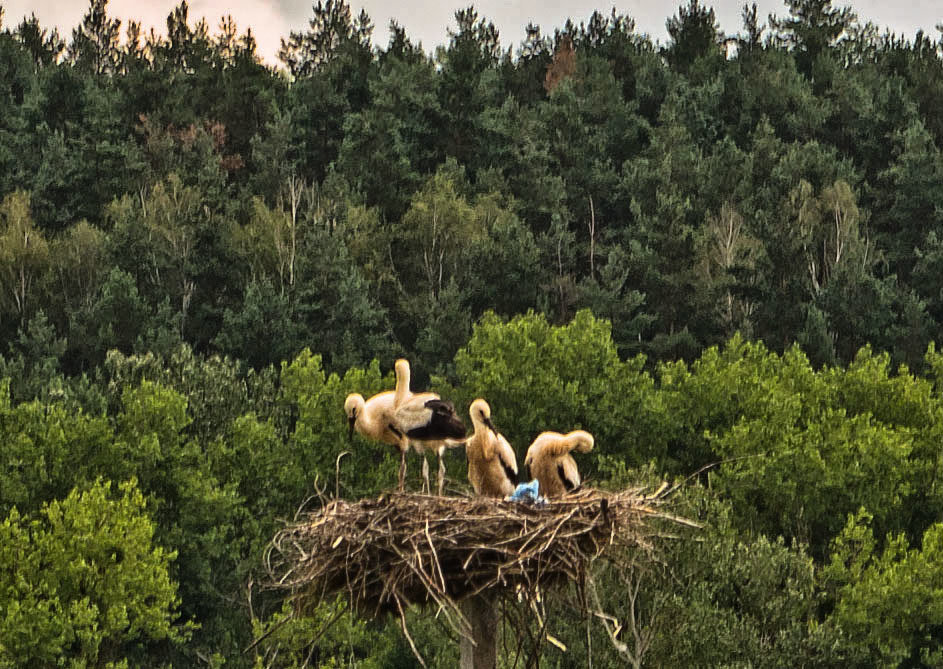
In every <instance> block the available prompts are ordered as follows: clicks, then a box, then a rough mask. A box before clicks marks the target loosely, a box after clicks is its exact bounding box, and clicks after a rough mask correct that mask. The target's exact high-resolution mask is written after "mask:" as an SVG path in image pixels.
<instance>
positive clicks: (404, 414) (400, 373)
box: [391, 358, 465, 495]
mask: <svg viewBox="0 0 943 669" xmlns="http://www.w3.org/2000/svg"><path fill="white" fill-rule="evenodd" d="M394 369H395V371H396V390H395V393H394V400H393V404H394V410H393V420H392V424H391V428H392V429H393V431H394V432H398V433H399V435H400V452H401V453H403V454H404V455H403V460H402V462H401V464H400V480H401V481H402V480H403V479H404V478H405V475H406V460H405V452H406V450H408V449H409V444H412V446H413V448H414V449H415V450H416V452H418V453H419V454H420V455H421V456H422V479H423V488H424V490H427V491H428V490H429V463H428V462H427V460H426V453H427V452H429V451H434V452H435V453H436V454H437V455H438V458H439V476H438V491H439V494H440V495H441V494H442V489H443V487H444V485H445V463H444V462H443V461H442V456H443V454H444V453H445V449H446V448H448V447H450V446H458V445H461V444H462V443H463V442H464V439H465V425H464V424H463V423H462V421H461V419H460V418H459V417H458V415H457V414H456V413H455V407H454V406H453V405H452V403H451V402H448V401H446V400H443V399H442V398H440V397H439V396H438V395H436V394H435V393H413V392H412V391H411V390H410V388H409V384H410V368H409V362H408V361H407V360H404V359H402V358H401V359H399V360H397V361H396V364H395V365H394ZM400 487H401V488H402V484H401V485H400Z"/></svg>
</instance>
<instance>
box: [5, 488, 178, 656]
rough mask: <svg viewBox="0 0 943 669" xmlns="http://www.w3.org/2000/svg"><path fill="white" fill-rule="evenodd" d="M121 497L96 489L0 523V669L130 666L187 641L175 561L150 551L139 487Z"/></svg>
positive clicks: (151, 532)
mask: <svg viewBox="0 0 943 669" xmlns="http://www.w3.org/2000/svg"><path fill="white" fill-rule="evenodd" d="M119 491H120V496H118V495H117V494H113V493H112V492H111V484H110V483H101V482H97V483H95V484H94V485H92V486H91V487H90V488H89V489H88V490H86V491H84V492H83V491H80V490H78V489H76V490H73V491H72V492H71V493H70V494H69V495H68V497H66V498H65V499H64V500H63V501H62V502H51V503H49V504H48V505H44V507H43V509H42V511H41V512H40V513H38V514H36V515H35V516H34V517H33V518H32V519H31V518H29V517H23V516H21V515H20V514H19V513H18V512H17V511H16V510H15V509H14V510H13V511H11V512H10V514H9V515H8V516H7V517H6V519H5V520H4V521H3V523H2V524H0V563H2V564H3V565H4V568H3V569H0V666H4V667H6V666H10V667H13V666H63V665H61V664H57V663H64V665H65V666H70V667H83V666H103V665H105V664H106V663H110V662H120V663H124V666H128V664H127V662H128V660H129V659H133V658H136V659H137V660H139V661H143V660H145V658H146V655H145V652H146V651H145V649H146V648H147V647H148V644H150V643H153V642H157V641H164V640H166V641H169V642H170V643H171V644H174V645H177V644H182V643H183V642H185V641H186V640H187V638H188V636H189V631H188V626H187V625H181V624H180V623H179V622H178V621H177V607H178V606H179V599H178V598H177V594H176V584H174V583H173V582H172V581H171V579H170V575H169V571H168V567H169V565H170V563H171V561H172V560H173V559H174V557H175V555H176V554H175V552H172V551H166V550H164V549H162V548H160V547H156V546H155V545H154V524H153V522H152V521H151V520H150V519H149V518H148V517H147V515H146V513H145V510H144V498H143V496H142V495H141V493H140V491H139V490H138V489H137V486H136V485H135V482H134V481H133V480H132V481H129V482H128V483H125V484H122V485H121V486H120V487H119ZM119 491H115V492H116V493H118V492H119ZM152 659H153V658H152ZM135 664H137V663H135Z"/></svg>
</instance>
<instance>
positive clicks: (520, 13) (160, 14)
mask: <svg viewBox="0 0 943 669" xmlns="http://www.w3.org/2000/svg"><path fill="white" fill-rule="evenodd" d="M178 1H179V0H149V1H146V2H141V0H111V1H110V2H109V3H108V12H109V14H110V15H111V16H114V17H118V18H121V19H124V20H125V21H123V25H125V24H126V19H134V20H137V21H141V22H142V23H143V24H144V25H145V27H149V26H151V25H154V26H156V27H157V28H158V29H162V28H163V26H164V25H165V20H166V17H167V14H168V13H170V11H171V9H172V8H173V7H174V6H176V5H177V4H178ZM315 2H316V0H315ZM312 4H314V2H312V0H191V2H190V18H191V23H195V22H196V21H197V20H198V19H199V18H202V17H206V19H207V22H208V23H209V26H210V30H211V32H213V33H216V32H217V26H218V25H219V20H220V18H221V17H223V16H224V15H226V14H231V15H232V17H233V19H235V21H236V25H237V27H238V29H239V32H240V33H242V32H243V31H244V30H245V29H246V27H251V28H252V32H253V33H254V34H255V36H256V40H257V41H258V45H259V52H260V54H261V55H262V57H263V58H264V59H265V60H266V61H268V62H270V63H274V62H275V52H276V51H277V49H278V44H279V38H281V37H287V36H288V33H289V32H290V31H292V30H295V31H298V30H302V29H304V28H305V27H306V26H307V20H308V19H309V18H310V17H311V15H312V11H311V7H312ZM469 4H474V6H475V8H476V9H477V10H478V15H479V16H483V17H486V18H488V19H489V20H491V21H493V22H494V24H495V25H496V26H497V28H498V30H499V31H500V33H501V43H502V45H503V46H504V47H507V46H514V47H517V45H519V44H520V42H521V40H522V39H523V37H524V27H525V26H526V25H527V24H528V23H529V22H533V23H535V24H537V25H539V26H540V28H541V30H542V31H543V32H544V34H553V29H554V28H558V27H561V26H562V25H563V23H564V22H565V21H566V19H567V18H572V19H573V21H574V23H580V22H581V21H586V20H587V19H588V18H589V16H590V15H591V14H592V12H593V10H595V9H598V10H599V11H601V12H604V13H609V11H611V9H612V7H613V5H611V4H609V5H606V4H601V3H600V2H599V1H593V0H568V1H567V2H563V1H562V0H517V1H511V0H503V1H502V0H479V2H474V3H472V2H471V1H470V0H463V1H459V2H456V3H455V4H449V3H446V2H441V1H440V0H364V1H363V2H357V1H355V0H354V1H351V2H350V6H351V8H352V9H353V10H354V12H355V13H356V12H359V11H360V9H361V8H363V9H365V10H366V11H367V14H368V15H369V16H370V18H371V19H372V20H373V23H374V25H375V26H376V27H375V29H374V34H373V39H374V44H379V45H381V46H386V44H387V40H388V37H389V33H388V30H387V26H388V24H389V21H390V19H391V18H395V19H396V20H397V22H398V23H399V24H400V25H402V26H404V27H405V28H406V33H407V35H409V37H410V39H412V41H413V42H421V43H422V45H423V48H424V49H425V50H426V51H431V50H433V49H434V48H435V46H436V44H439V43H443V42H446V41H447V39H448V33H447V30H448V29H449V28H450V27H453V26H454V19H453V16H454V12H455V10H456V9H458V8H461V7H465V6H467V5H469ZM680 4H685V5H686V4H687V0H683V2H665V1H664V0H627V1H625V2H621V3H619V4H616V5H615V8H616V10H617V11H618V12H620V13H623V14H627V15H628V16H631V17H632V18H634V19H635V22H636V29H637V30H638V31H639V32H643V33H647V34H649V35H651V36H652V38H654V39H656V40H660V41H662V42H663V41H664V40H665V39H666V32H665V19H667V18H668V16H669V15H671V14H674V13H676V12H677V7H678V5H680ZM704 4H707V5H709V6H713V7H714V11H715V13H716V14H717V20H718V21H719V23H720V27H721V29H722V30H723V31H724V32H726V33H728V34H734V33H737V32H738V31H739V30H740V29H741V27H742V24H741V20H740V14H741V8H742V7H743V5H744V0H736V1H735V2H734V1H730V0H718V1H717V2H713V3H711V2H709V0H708V1H706V2H704ZM833 4H834V5H835V6H844V5H845V4H847V3H843V2H840V1H836V2H834V3H833ZM850 4H851V5H852V7H853V8H854V9H855V11H856V12H857V14H858V18H859V19H860V20H861V21H862V22H864V21H872V22H873V23H875V24H877V25H878V26H880V27H881V28H889V29H890V30H892V31H894V32H896V33H898V34H904V35H906V36H908V37H912V36H913V35H914V33H915V32H916V31H917V29H918V28H922V29H923V30H924V32H926V33H929V34H930V35H931V36H936V31H935V26H936V24H938V23H940V22H943V3H941V2H940V0H898V1H897V2H887V1H886V0H857V1H856V2H854V3H850ZM757 6H758V7H759V13H760V15H761V16H763V17H764V18H765V17H766V16H768V15H769V14H770V12H774V13H776V14H778V15H784V14H786V13H787V10H786V7H785V4H784V3H783V2H782V1H780V0H758V1H757ZM0 7H3V8H4V12H5V14H4V24H5V25H7V26H9V25H15V24H16V23H19V21H20V20H21V19H22V18H23V16H28V15H29V14H30V13H35V14H36V16H37V17H38V18H39V21H40V24H41V25H43V26H47V27H49V26H53V25H54V26H56V27H58V28H59V32H60V33H61V34H62V35H63V36H64V37H66V39H68V38H69V36H70V35H71V32H72V28H74V27H75V26H76V25H78V24H79V22H80V21H81V20H82V15H83V14H84V13H85V11H86V9H87V8H88V4H87V3H86V2H84V1H83V0H0ZM122 30H123V27H122Z"/></svg>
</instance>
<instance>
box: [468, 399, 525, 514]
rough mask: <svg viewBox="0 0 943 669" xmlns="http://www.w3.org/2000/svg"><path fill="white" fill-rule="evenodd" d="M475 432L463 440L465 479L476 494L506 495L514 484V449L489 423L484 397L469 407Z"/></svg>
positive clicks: (515, 463)
mask: <svg viewBox="0 0 943 669" xmlns="http://www.w3.org/2000/svg"><path fill="white" fill-rule="evenodd" d="M468 414H469V415H470V416H471V420H472V425H473V426H474V428H475V434H474V435H472V436H471V437H470V438H469V439H468V441H467V442H465V454H466V455H467V456H468V480H469V482H470V483H471V485H472V488H474V490H475V494H478V495H482V496H484V497H507V496H508V495H510V494H511V493H513V492H514V489H515V488H516V487H517V458H516V457H515V456H514V449H513V448H511V444H509V443H508V440H507V439H505V438H504V435H502V434H501V433H500V432H498V430H497V428H496V427H495V426H494V423H492V422H491V407H490V406H488V403H487V402H485V401H484V400H483V399H477V400H475V401H474V402H472V403H471V406H470V407H469V409H468Z"/></svg>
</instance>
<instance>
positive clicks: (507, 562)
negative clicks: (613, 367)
mask: <svg viewBox="0 0 943 669" xmlns="http://www.w3.org/2000/svg"><path fill="white" fill-rule="evenodd" d="M666 488H667V486H662V488H661V489H660V490H659V491H658V492H656V493H655V494H653V495H648V496H646V495H644V494H643V489H641V488H639V489H635V490H628V491H622V492H617V493H606V492H601V491H597V490H592V489H585V488H584V489H582V490H580V491H578V492H576V493H574V494H571V495H568V496H566V497H564V498H561V499H556V500H552V501H549V502H547V503H546V504H544V505H539V506H537V505H533V504H527V503H520V502H506V501H503V500H498V499H491V498H485V497H436V496H429V495H420V494H414V493H402V492H401V493H387V494H384V495H381V496H380V497H378V498H376V499H368V500H362V501H358V502H348V501H345V500H342V499H336V500H333V501H330V502H329V503H327V504H326V505H325V506H323V507H322V508H321V509H320V510H318V511H315V512H312V513H309V514H307V516H306V517H303V518H302V519H301V520H300V522H296V523H294V524H292V525H290V526H288V527H286V528H285V529H283V530H281V531H280V532H279V533H278V534H277V535H276V536H275V538H274V540H273V541H272V544H271V545H270V546H269V549H268V552H267V554H266V562H267V565H268V569H269V574H270V578H271V584H272V586H273V587H274V588H277V589H280V590H285V591H288V594H289V596H290V597H291V598H292V599H293V600H294V603H295V610H296V612H299V613H303V612H305V611H307V610H310V609H311V608H312V607H313V606H316V605H317V604H318V603H319V602H320V601H322V600H324V599H325V598H327V597H332V596H334V595H336V594H337V593H341V592H346V593H347V595H348V597H349V602H350V604H351V606H352V607H353V608H355V609H356V610H357V611H358V612H359V613H361V615H368V616H376V615H379V614H383V613H386V612H397V613H399V615H400V616H403V615H404V613H403V612H404V610H405V609H406V608H407V607H408V606H409V605H411V604H429V603H434V604H436V605H438V606H440V607H442V608H443V609H444V610H445V611H446V615H447V616H448V617H449V618H450V619H452V618H453V614H454V616H455V618H454V622H456V626H457V627H458V628H461V627H462V616H461V615H460V613H459V610H458V607H457V606H456V602H457V601H459V600H461V599H463V598H465V597H467V596H469V595H475V594H478V593H482V592H485V591H497V592H504V593H514V592H520V591H521V588H518V586H522V588H523V589H525V590H526V591H528V592H533V591H534V589H535V587H537V586H546V585H552V584H553V583H556V582H560V581H569V580H573V581H576V582H577V583H580V582H582V580H583V579H584V577H585V575H586V568H587V566H588V565H589V563H591V562H592V561H593V560H594V559H596V558H597V557H599V556H600V555H601V554H602V553H603V552H604V551H606V550H607V549H609V548H610V547H613V546H623V547H636V548H641V549H643V550H650V549H651V547H652V541H651V540H652V538H653V537H654V536H655V534H656V533H657V528H656V525H658V523H653V522H652V521H653V520H656V519H667V520H670V521H673V522H681V523H684V524H690V523H688V521H685V520H683V519H681V518H677V517H675V516H672V515H670V514H668V513H665V512H664V511H663V510H661V509H660V508H659V507H660V506H662V502H663V501H664V499H665V497H666V495H667V494H668V493H670V492H671V491H670V490H667V491H666Z"/></svg>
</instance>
